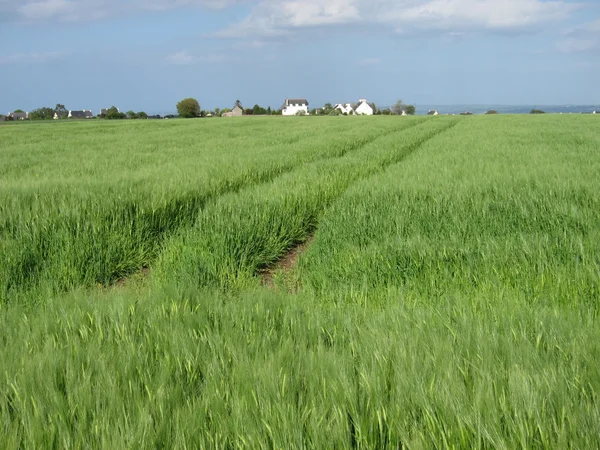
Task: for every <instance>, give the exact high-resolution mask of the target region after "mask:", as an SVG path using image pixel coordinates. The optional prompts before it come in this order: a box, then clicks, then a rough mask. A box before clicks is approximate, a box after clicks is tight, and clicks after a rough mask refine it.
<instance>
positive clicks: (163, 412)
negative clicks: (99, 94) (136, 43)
mask: <svg viewBox="0 0 600 450" xmlns="http://www.w3.org/2000/svg"><path fill="white" fill-rule="evenodd" d="M0 255H1V256H0V362H1V364H0V367H1V370H0V442H3V443H6V445H5V447H6V448H21V447H26V448H29V447H82V446H91V447H92V448H147V447H152V448H155V447H168V448H171V447H173V448H323V449H331V448H394V449H396V448H431V447H441V448H447V447H455V448H516V447H520V448H570V447H572V448H599V447H600V438H599V436H600V404H599V402H600V398H599V395H600V364H598V361H599V360H600V326H599V323H598V312H599V310H600V308H599V301H600V120H599V119H598V117H596V116H564V115H563V116H558V115H556V116H551V115H549V116H502V115H501V116H477V117H447V116H444V117H356V118H355V117H332V118H314V117H306V118H241V119H235V120H221V119H207V120H190V121H186V120H173V121H160V122H159V121H127V122H121V123H112V122H108V121H94V122H90V123H85V122H76V123H45V124H40V123H32V124H7V125H2V126H0ZM282 261H283V262H282Z"/></svg>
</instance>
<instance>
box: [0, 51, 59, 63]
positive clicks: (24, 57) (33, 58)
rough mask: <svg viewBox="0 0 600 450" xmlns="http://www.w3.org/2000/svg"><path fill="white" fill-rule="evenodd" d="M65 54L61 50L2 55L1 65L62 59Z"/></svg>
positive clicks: (0, 57)
mask: <svg viewBox="0 0 600 450" xmlns="http://www.w3.org/2000/svg"><path fill="white" fill-rule="evenodd" d="M63 56H64V53H61V52H46V53H19V54H16V55H8V56H0V65H8V64H37V63H44V62H47V61H52V60H55V59H60V58H61V57H63Z"/></svg>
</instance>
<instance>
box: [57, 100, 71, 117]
mask: <svg viewBox="0 0 600 450" xmlns="http://www.w3.org/2000/svg"><path fill="white" fill-rule="evenodd" d="M54 112H55V113H56V114H57V115H58V118H59V119H66V118H67V117H68V116H69V111H67V108H65V105H61V104H60V103H57V104H56V107H55V108H54Z"/></svg>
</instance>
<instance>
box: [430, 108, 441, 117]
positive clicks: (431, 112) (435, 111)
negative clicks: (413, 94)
mask: <svg viewBox="0 0 600 450" xmlns="http://www.w3.org/2000/svg"><path fill="white" fill-rule="evenodd" d="M427 115H428V116H438V115H439V113H438V112H437V110H436V109H432V110H429V111H428V112H427Z"/></svg>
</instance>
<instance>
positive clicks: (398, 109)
mask: <svg viewBox="0 0 600 450" xmlns="http://www.w3.org/2000/svg"><path fill="white" fill-rule="evenodd" d="M416 110H417V109H416V108H415V106H414V105H407V104H405V103H404V102H403V101H402V100H398V101H397V102H396V103H395V104H394V106H392V113H393V114H397V115H400V114H402V112H405V113H406V114H408V115H409V116H414V115H415V112H416Z"/></svg>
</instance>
